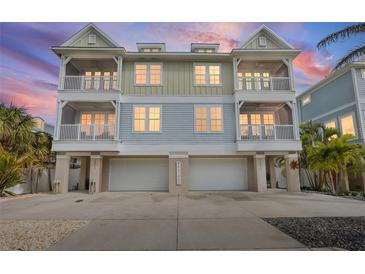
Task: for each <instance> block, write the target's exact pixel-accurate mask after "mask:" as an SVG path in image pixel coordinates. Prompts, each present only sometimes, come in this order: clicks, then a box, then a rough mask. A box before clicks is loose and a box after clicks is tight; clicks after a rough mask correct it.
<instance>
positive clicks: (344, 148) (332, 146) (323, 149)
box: [307, 134, 365, 194]
mask: <svg viewBox="0 0 365 274" xmlns="http://www.w3.org/2000/svg"><path fill="white" fill-rule="evenodd" d="M353 137H354V136H352V135H349V134H345V135H342V136H339V137H338V138H332V139H330V141H329V142H327V143H323V142H320V141H317V142H316V143H315V145H314V146H312V147H308V149H307V151H308V162H309V168H311V169H313V170H314V171H317V172H318V171H322V172H323V176H324V177H326V178H328V179H329V181H330V186H331V189H332V191H333V192H336V193H337V194H342V193H344V192H345V191H348V190H349V186H348V176H347V170H348V167H349V166H355V167H361V168H364V156H365V148H364V147H363V146H361V145H359V144H351V143H349V140H351V139H353Z"/></svg>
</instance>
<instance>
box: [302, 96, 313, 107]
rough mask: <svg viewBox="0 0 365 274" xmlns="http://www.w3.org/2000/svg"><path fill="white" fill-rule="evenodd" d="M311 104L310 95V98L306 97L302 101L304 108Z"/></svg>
mask: <svg viewBox="0 0 365 274" xmlns="http://www.w3.org/2000/svg"><path fill="white" fill-rule="evenodd" d="M310 102H311V96H310V95H308V96H306V97H304V98H303V99H302V105H303V106H305V105H308V104H309V103H310Z"/></svg>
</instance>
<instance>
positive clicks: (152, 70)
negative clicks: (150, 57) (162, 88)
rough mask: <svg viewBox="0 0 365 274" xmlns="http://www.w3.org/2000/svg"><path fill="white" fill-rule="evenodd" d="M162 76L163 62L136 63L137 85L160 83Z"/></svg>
mask: <svg viewBox="0 0 365 274" xmlns="http://www.w3.org/2000/svg"><path fill="white" fill-rule="evenodd" d="M161 78H162V64H159V63H146V64H135V84H136V85H160V84H161V82H162V81H161Z"/></svg>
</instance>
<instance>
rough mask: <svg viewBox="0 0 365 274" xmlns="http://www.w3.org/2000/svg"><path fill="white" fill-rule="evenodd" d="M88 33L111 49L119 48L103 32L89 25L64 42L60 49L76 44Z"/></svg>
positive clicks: (91, 24)
mask: <svg viewBox="0 0 365 274" xmlns="http://www.w3.org/2000/svg"><path fill="white" fill-rule="evenodd" d="M90 31H94V32H95V33H96V34H97V35H99V36H100V38H102V39H103V40H104V42H105V43H106V44H107V45H109V46H110V47H113V48H119V47H120V46H119V45H118V43H117V42H115V41H114V40H113V39H111V38H110V37H109V36H108V35H107V34H106V33H105V32H103V31H102V30H101V29H99V28H98V27H97V26H95V25H94V24H93V23H90V24H88V25H86V26H85V27H83V28H82V29H81V30H79V31H78V32H76V33H75V34H74V35H72V36H71V37H70V38H69V39H68V40H67V41H65V42H64V43H63V44H62V45H61V46H60V47H72V45H73V44H74V43H75V42H77V41H78V40H79V39H81V38H82V37H83V36H84V35H85V34H87V33H88V32H90Z"/></svg>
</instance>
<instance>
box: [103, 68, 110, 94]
mask: <svg viewBox="0 0 365 274" xmlns="http://www.w3.org/2000/svg"><path fill="white" fill-rule="evenodd" d="M110 80H111V77H110V72H104V89H105V90H108V89H110V88H111V85H110V83H111V81H110Z"/></svg>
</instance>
